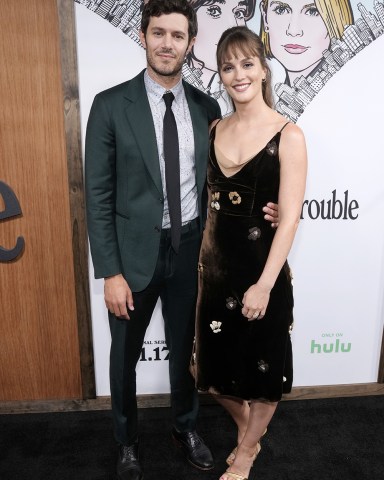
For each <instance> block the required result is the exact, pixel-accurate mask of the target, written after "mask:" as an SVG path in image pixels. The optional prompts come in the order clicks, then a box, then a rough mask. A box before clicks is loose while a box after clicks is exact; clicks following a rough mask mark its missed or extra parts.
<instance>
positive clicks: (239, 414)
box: [214, 395, 250, 444]
mask: <svg viewBox="0 0 384 480" xmlns="http://www.w3.org/2000/svg"><path fill="white" fill-rule="evenodd" d="M214 398H215V399H216V400H217V401H218V403H220V405H222V406H223V407H224V408H225V410H227V412H228V413H229V414H230V415H231V417H232V418H233V420H234V422H235V423H236V425H237V443H238V444H240V443H241V441H242V440H243V438H244V435H245V432H246V431H247V425H248V420H249V412H250V408H249V403H248V402H247V401H245V400H242V399H241V398H234V397H224V396H222V395H214Z"/></svg>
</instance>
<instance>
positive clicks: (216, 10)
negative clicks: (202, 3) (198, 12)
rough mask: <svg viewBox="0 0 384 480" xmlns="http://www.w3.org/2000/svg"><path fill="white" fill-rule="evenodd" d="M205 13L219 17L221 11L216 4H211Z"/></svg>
mask: <svg viewBox="0 0 384 480" xmlns="http://www.w3.org/2000/svg"><path fill="white" fill-rule="evenodd" d="M207 13H208V15H209V16H210V17H212V18H220V17H221V14H222V11H221V8H220V7H219V6H218V5H211V6H209V7H208V8H207Z"/></svg>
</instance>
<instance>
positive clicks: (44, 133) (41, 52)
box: [0, 0, 82, 401]
mask: <svg viewBox="0 0 384 480" xmlns="http://www.w3.org/2000/svg"><path fill="white" fill-rule="evenodd" d="M0 35H1V41H0V64H1V72H0V97H1V108H0V178H1V180H3V181H4V182H5V183H6V184H8V185H9V186H10V187H11V188H12V189H13V191H14V192H15V193H16V195H17V197H18V199H19V202H20V206H21V209H22V216H20V217H18V218H15V219H10V220H6V221H3V222H0V245H1V246H3V247H4V248H11V247H13V246H14V244H15V240H16V238H17V236H19V235H22V236H23V237H24V239H25V249H24V252H23V254H22V255H21V256H20V257H19V258H18V259H16V260H15V261H13V262H10V263H0V316H1V321H0V400H2V401H12V400H35V399H55V398H57V399H65V398H81V397H82V386H81V373H80V354H79V338H78V328H77V316H76V315H77V314H76V297H75V278H74V267H73V254H72V236H71V219H70V207H69V192H68V170H67V158H66V147H65V131H64V120H63V94H62V84H61V68H60V46H59V40H60V37H59V27H58V15H57V6H56V2H55V1H54V0H44V1H42V0H18V1H17V2H7V8H6V10H4V12H3V13H2V15H1V16H0Z"/></svg>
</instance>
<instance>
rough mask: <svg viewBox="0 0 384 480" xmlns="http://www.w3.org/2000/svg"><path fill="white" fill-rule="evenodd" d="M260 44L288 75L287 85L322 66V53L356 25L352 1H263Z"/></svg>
mask: <svg viewBox="0 0 384 480" xmlns="http://www.w3.org/2000/svg"><path fill="white" fill-rule="evenodd" d="M260 11H261V15H262V19H261V25H260V36H261V40H262V41H263V43H264V45H265V52H266V55H267V58H269V59H271V58H273V57H274V58H276V60H278V62H279V63H281V65H282V66H283V67H284V69H285V71H286V80H285V83H286V84H287V85H290V86H292V85H293V82H294V80H295V79H296V78H299V77H301V76H304V77H307V76H308V75H310V74H313V73H314V71H316V69H318V68H319V67H320V66H321V62H322V60H323V52H324V50H327V49H328V48H329V46H330V44H331V40H332V39H333V38H337V39H340V38H341V36H342V34H343V31H344V27H345V26H346V25H351V24H353V13H352V7H351V4H350V2H349V0H313V1H312V2H309V3H308V2H307V1H306V0H284V1H280V0H261V2H260Z"/></svg>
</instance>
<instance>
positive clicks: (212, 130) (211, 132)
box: [209, 118, 222, 139]
mask: <svg viewBox="0 0 384 480" xmlns="http://www.w3.org/2000/svg"><path fill="white" fill-rule="evenodd" d="M221 120H222V119H221V118H219V119H218V121H217V122H216V123H215V125H214V126H213V127H212V128H211V129H210V131H209V138H210V139H212V135H213V134H214V132H215V131H216V127H217V125H218V124H219V123H220V122H221Z"/></svg>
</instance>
